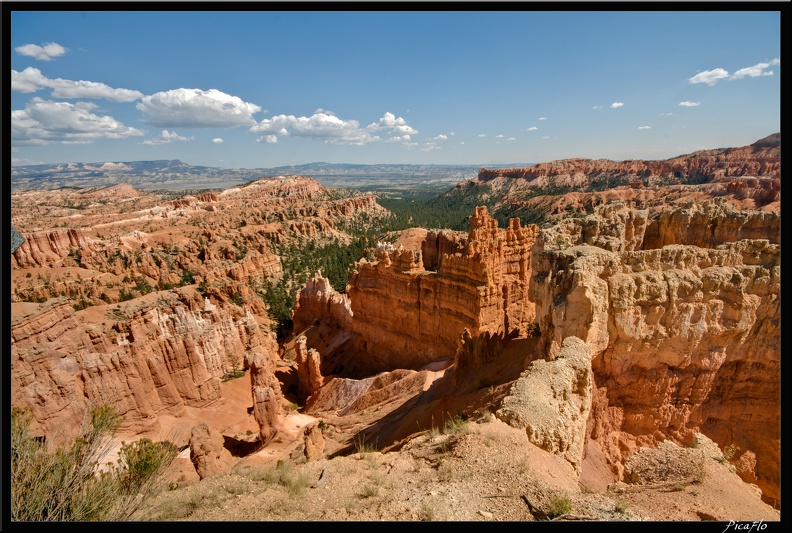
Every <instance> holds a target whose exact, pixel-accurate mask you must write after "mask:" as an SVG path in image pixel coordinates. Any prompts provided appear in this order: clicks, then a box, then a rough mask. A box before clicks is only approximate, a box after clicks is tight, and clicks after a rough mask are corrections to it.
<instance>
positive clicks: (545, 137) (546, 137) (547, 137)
mask: <svg viewBox="0 0 792 533" xmlns="http://www.w3.org/2000/svg"><path fill="white" fill-rule="evenodd" d="M549 138H550V136H549V135H545V136H544V137H542V139H549Z"/></svg>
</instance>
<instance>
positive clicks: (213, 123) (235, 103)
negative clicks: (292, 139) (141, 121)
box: [136, 89, 261, 128]
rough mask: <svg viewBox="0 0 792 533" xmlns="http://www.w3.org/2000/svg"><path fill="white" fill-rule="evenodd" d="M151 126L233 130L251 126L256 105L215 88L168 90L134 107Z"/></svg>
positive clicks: (143, 100) (256, 110) (151, 96)
mask: <svg viewBox="0 0 792 533" xmlns="http://www.w3.org/2000/svg"><path fill="white" fill-rule="evenodd" d="M136 107H137V108H138V110H140V111H142V112H143V113H144V114H145V115H146V117H147V118H146V120H147V122H148V123H149V124H152V125H154V126H162V127H170V128H234V127H237V126H247V125H251V124H255V123H256V120H255V119H254V118H253V114H254V113H258V112H259V111H261V107H259V106H257V105H256V104H251V103H248V102H244V101H243V100H242V99H241V98H239V97H237V96H231V95H230V94H226V93H224V92H222V91H218V90H217V89H209V90H208V91H203V90H201V89H172V90H170V91H163V92H158V93H155V94H152V95H150V96H144V97H143V98H142V99H141V101H140V103H138V104H137V106H136Z"/></svg>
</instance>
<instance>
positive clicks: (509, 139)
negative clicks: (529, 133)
mask: <svg viewBox="0 0 792 533" xmlns="http://www.w3.org/2000/svg"><path fill="white" fill-rule="evenodd" d="M506 140H507V141H516V140H517V138H516V137H509V138H508V139H506Z"/></svg>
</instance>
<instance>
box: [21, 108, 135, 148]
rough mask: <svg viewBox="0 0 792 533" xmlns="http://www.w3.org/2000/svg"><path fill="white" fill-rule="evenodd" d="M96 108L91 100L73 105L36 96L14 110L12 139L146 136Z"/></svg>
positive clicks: (66, 141)
mask: <svg viewBox="0 0 792 533" xmlns="http://www.w3.org/2000/svg"><path fill="white" fill-rule="evenodd" d="M97 107H98V106H97V105H96V104H93V103H91V102H77V103H75V104H70V103H68V102H52V101H48V100H42V99H41V98H33V99H32V100H30V101H29V102H28V103H27V106H26V107H25V109H19V110H14V111H11V140H12V142H13V143H14V144H16V145H21V146H24V145H38V144H49V143H52V142H60V143H63V144H88V143H92V142H94V141H96V140H98V139H124V138H126V137H131V136H140V135H143V132H142V131H141V130H139V129H137V128H131V127H128V126H125V125H124V124H122V123H121V122H119V121H117V120H116V119H114V118H113V117H111V116H107V115H104V116H102V115H97V114H95V113H92V112H91V111H93V110H95V109H96V108H97Z"/></svg>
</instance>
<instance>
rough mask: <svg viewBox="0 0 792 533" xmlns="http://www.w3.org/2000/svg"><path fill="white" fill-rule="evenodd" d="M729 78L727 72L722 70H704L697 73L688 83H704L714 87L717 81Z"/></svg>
mask: <svg viewBox="0 0 792 533" xmlns="http://www.w3.org/2000/svg"><path fill="white" fill-rule="evenodd" d="M728 77H729V72H728V71H727V70H724V69H722V68H716V69H713V70H705V71H704V72H699V73H698V74H696V75H695V76H693V77H692V78H690V79H689V80H688V81H689V82H690V83H706V84H707V85H715V84H716V83H717V82H718V80H722V79H724V78H728Z"/></svg>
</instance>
